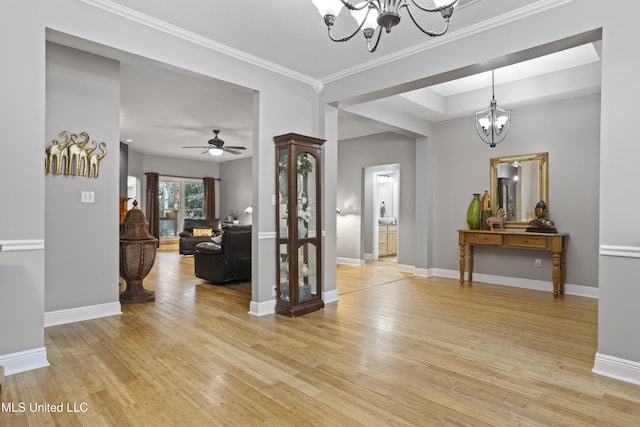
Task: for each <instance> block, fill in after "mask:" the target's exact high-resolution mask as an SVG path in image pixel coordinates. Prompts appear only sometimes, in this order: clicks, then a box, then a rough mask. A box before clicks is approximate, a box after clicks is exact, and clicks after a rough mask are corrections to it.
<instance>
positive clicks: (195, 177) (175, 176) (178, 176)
mask: <svg viewBox="0 0 640 427" xmlns="http://www.w3.org/2000/svg"><path fill="white" fill-rule="evenodd" d="M148 173H156V172H145V173H144V174H145V175H146V174H148ZM158 175H159V176H165V177H167V178H183V179H202V178H213V179H215V180H216V181H220V178H214V177H212V176H204V177H203V176H201V177H197V176H180V175H166V174H163V173H158Z"/></svg>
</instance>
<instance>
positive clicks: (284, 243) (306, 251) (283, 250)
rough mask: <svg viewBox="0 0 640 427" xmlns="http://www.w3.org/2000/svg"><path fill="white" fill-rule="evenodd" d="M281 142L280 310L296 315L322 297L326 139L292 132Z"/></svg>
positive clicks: (278, 156)
mask: <svg viewBox="0 0 640 427" xmlns="http://www.w3.org/2000/svg"><path fill="white" fill-rule="evenodd" d="M273 141H274V142H275V144H276V162H277V163H276V191H277V194H276V199H277V200H276V233H277V238H276V241H277V244H276V245H277V248H276V253H277V268H276V271H277V275H278V277H277V281H276V283H277V287H276V299H277V301H276V313H279V314H283V315H286V316H290V317H294V316H300V315H302V314H305V313H309V312H311V311H315V310H319V309H321V308H323V307H324V302H323V301H322V217H321V213H322V209H321V194H322V193H321V185H320V184H321V182H322V181H321V177H322V175H321V172H322V156H321V154H322V144H323V143H324V140H322V139H317V138H312V137H309V136H304V135H298V134H295V133H289V134H286V135H280V136H276V137H274V138H273Z"/></svg>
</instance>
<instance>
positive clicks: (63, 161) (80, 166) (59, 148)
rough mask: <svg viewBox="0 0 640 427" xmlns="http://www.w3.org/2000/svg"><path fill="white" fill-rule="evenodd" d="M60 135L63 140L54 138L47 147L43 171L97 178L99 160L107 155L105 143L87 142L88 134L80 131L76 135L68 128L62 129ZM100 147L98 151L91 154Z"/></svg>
mask: <svg viewBox="0 0 640 427" xmlns="http://www.w3.org/2000/svg"><path fill="white" fill-rule="evenodd" d="M60 135H61V136H64V137H65V140H64V141H63V142H59V141H58V140H56V139H54V140H53V141H52V142H51V145H50V146H49V147H47V149H46V150H45V154H44V173H45V174H49V173H50V174H55V175H62V174H64V175H72V176H85V177H87V178H97V177H98V173H99V171H100V161H101V160H102V159H103V158H104V157H105V156H106V155H107V144H106V143H104V142H100V143H97V142H96V141H92V144H93V145H92V146H90V147H89V148H86V147H87V145H88V144H89V134H87V133H86V132H80V137H81V138H82V139H81V140H78V135H77V134H75V133H71V132H69V131H68V130H65V131H63V132H62V133H61V134H60ZM98 148H100V151H101V152H100V153H96V154H93V152H94V151H96V149H98Z"/></svg>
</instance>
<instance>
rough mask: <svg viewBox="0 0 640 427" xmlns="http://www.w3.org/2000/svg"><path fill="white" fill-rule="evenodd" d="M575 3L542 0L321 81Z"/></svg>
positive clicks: (365, 69)
mask: <svg viewBox="0 0 640 427" xmlns="http://www.w3.org/2000/svg"><path fill="white" fill-rule="evenodd" d="M573 1H575V0H541V1H538V2H536V3H533V4H530V5H528V6H525V7H522V8H520V9H517V10H514V11H511V12H508V13H505V14H503V15H499V16H496V17H495V18H492V19H488V20H486V21H483V22H479V23H477V24H474V25H470V26H468V27H465V28H462V29H460V30H457V31H454V32H451V33H448V34H446V35H444V36H442V37H438V38H435V39H428V40H427V41H425V42H423V43H420V44H417V45H414V46H410V47H408V48H406V49H402V50H399V51H397V52H394V53H391V54H389V55H386V56H383V57H381V58H378V59H374V60H371V61H367V62H363V63H362V64H359V65H356V66H355V67H351V68H347V69H345V70H342V71H340V72H338V73H334V74H330V75H328V76H325V77H322V78H321V79H320V80H321V81H322V83H323V84H324V85H327V84H328V83H331V82H334V81H336V80H340V79H343V78H346V77H350V76H353V75H356V74H359V73H362V72H364V71H368V70H370V69H372V68H376V67H379V66H382V65H386V64H390V63H392V62H396V61H399V60H401V59H404V58H407V57H410V56H413V55H416V54H419V53H422V52H427V51H429V50H431V49H435V48H437V47H439V46H443V45H446V44H449V43H452V42H454V41H456V40H460V39H463V38H467V37H470V36H473V35H476V34H479V33H482V32H484V31H487V30H490V29H492V28H496V27H499V26H501V25H504V24H508V23H511V22H513V21H517V20H519V19H522V18H524V17H527V16H530V15H534V14H536V13H540V12H544V11H545V10H549V9H553V8H556V7H558V6H562V5H564V4H567V3H571V2H573ZM466 6H468V5H466Z"/></svg>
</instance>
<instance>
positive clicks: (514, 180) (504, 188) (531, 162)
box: [489, 153, 549, 228]
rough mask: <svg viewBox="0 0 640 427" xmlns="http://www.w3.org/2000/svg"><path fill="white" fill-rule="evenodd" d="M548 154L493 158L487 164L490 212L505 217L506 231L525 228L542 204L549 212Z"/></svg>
mask: <svg viewBox="0 0 640 427" xmlns="http://www.w3.org/2000/svg"><path fill="white" fill-rule="evenodd" d="M548 163H549V153H534V154H523V155H520V156H507V157H494V158H492V159H491V160H490V168H491V171H490V173H491V180H490V189H491V190H490V192H489V197H491V208H492V210H493V214H494V215H495V214H496V212H497V211H498V209H499V208H503V209H504V212H505V214H506V221H505V227H511V228H524V227H527V226H528V225H529V221H530V220H532V219H534V218H535V217H536V214H535V207H536V204H537V203H538V202H539V201H540V200H544V202H545V203H546V204H547V209H548V208H549V188H548V183H549V169H548Z"/></svg>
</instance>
